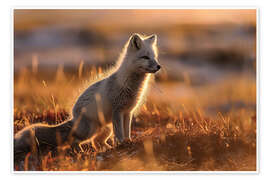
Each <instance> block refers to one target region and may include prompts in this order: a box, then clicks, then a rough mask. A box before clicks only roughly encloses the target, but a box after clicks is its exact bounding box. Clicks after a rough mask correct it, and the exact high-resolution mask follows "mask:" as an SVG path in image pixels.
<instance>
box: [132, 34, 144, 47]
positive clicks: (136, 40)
mask: <svg viewBox="0 0 270 180" xmlns="http://www.w3.org/2000/svg"><path fill="white" fill-rule="evenodd" d="M142 43H143V42H142V39H141V37H140V36H139V35H138V34H133V35H132V36H131V39H130V45H131V46H132V47H133V48H134V49H137V50H139V49H141V48H142Z"/></svg>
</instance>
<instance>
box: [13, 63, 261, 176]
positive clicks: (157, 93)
mask: <svg viewBox="0 0 270 180" xmlns="http://www.w3.org/2000/svg"><path fill="white" fill-rule="evenodd" d="M35 66H36V65H35V63H33V68H32V69H31V68H29V69H26V68H25V69H22V70H21V71H20V72H19V73H18V74H15V80H14V133H16V132H18V131H19V130H20V129H22V128H23V127H25V126H27V125H28V124H33V123H37V122H41V123H45V124H58V123H60V122H62V121H64V120H66V119H68V118H69V116H70V110H71V107H72V104H73V103H74V101H75V100H76V96H77V95H79V94H80V92H81V91H82V90H83V88H84V87H85V86H86V85H87V84H88V83H89V77H91V78H93V77H95V76H98V74H99V73H102V71H103V70H102V69H101V68H96V67H92V68H91V69H90V70H88V71H86V68H84V67H83V66H84V65H83V63H81V64H79V65H78V70H77V73H67V72H64V70H63V68H62V67H61V66H59V68H58V70H57V72H56V73H50V74H51V76H52V77H51V78H48V79H44V76H42V72H39V71H38V70H37V68H38V67H35ZM47 73H48V72H47ZM45 74H46V73H45ZM52 74H53V75H52ZM178 85H179V84H178ZM174 86H175V84H172V83H169V81H167V82H157V83H156V84H155V85H154V86H153V90H152V91H151V94H150V95H149V97H148V101H147V103H145V105H144V106H142V107H141V112H140V114H138V116H137V117H136V118H135V119H134V120H133V124H132V139H133V141H132V142H131V143H124V144H122V145H120V146H117V147H114V148H113V149H110V150H108V151H106V152H95V150H94V149H93V148H92V146H91V143H86V144H84V145H83V149H84V150H85V152H83V153H74V152H71V150H70V149H69V148H59V149H57V151H55V152H49V153H48V154H47V155H45V156H43V157H41V160H40V163H39V164H36V162H35V161H34V160H33V159H32V158H31V154H29V155H28V156H27V157H26V159H25V162H24V164H25V166H24V168H25V170H41V171H96V170H108V171H112V170H134V171H138V170H173V171H185V170H192V171H193V170H224V171H227V170H232V171H234V170H243V171H246V170H248V171H254V170H256V83H255V80H254V78H250V77H249V76H247V75H246V74H243V75H242V76H232V77H229V78H228V79H227V80H224V81H222V82H221V83H218V84H212V85H204V86H200V87H196V86H191V85H190V84H189V83H188V82H184V83H182V84H181V86H180V87H181V88H185V90H186V91H182V90H183V89H176V92H177V93H178V92H179V93H178V94H177V93H173V91H170V90H172V89H174ZM156 89H158V90H156ZM182 92H188V93H182ZM109 143H110V142H109ZM16 168H18V166H16ZM16 168H15V169H16Z"/></svg>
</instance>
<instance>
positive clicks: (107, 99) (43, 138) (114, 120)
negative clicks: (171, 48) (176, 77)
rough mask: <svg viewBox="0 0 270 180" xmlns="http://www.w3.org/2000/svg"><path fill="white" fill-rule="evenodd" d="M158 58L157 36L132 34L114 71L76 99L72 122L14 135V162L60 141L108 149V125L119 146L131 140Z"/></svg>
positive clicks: (37, 126)
mask: <svg viewBox="0 0 270 180" xmlns="http://www.w3.org/2000/svg"><path fill="white" fill-rule="evenodd" d="M157 57H158V52H157V36H156V35H151V36H143V35H139V34H133V35H132V36H131V37H130V38H129V40H128V42H127V43H126V45H125V47H124V49H123V53H122V54H121V56H120V58H119V60H118V66H117V67H116V69H115V71H114V72H112V73H111V74H110V75H109V76H108V77H107V78H104V79H102V80H100V81H97V82H96V83H94V84H92V85H90V86H89V87H88V88H87V89H86V90H85V91H84V92H83V93H82V94H81V95H80V96H79V98H78V99H77V101H76V103H75V105H74V107H73V111H72V114H73V118H72V119H71V120H68V121H66V122H64V123H62V124H59V125H56V126H48V125H41V124H34V125H31V126H29V127H26V128H25V129H23V130H22V131H20V132H18V133H17V134H16V135H15V139H14V155H15V156H14V157H15V161H16V157H19V156H20V155H25V154H26V153H28V152H30V151H33V148H35V149H38V150H41V151H42V150H43V149H46V148H48V146H50V147H56V146H58V145H59V142H61V143H63V144H70V145H71V146H72V147H74V148H77V147H80V146H79V144H80V143H81V142H82V141H85V140H87V139H90V138H91V139H93V145H94V147H96V148H98V147H97V146H99V147H101V146H102V145H105V146H109V145H108V144H107V143H106V141H107V139H108V138H109V137H110V135H112V131H111V129H110V128H109V127H108V125H110V124H112V125H113V132H114V135H115V138H116V140H117V141H118V142H119V143H121V142H123V141H125V140H130V138H131V137H130V134H131V130H130V129H131V120H132V116H133V114H134V111H135V110H136V108H137V107H138V105H139V104H140V101H141V99H142V96H143V94H144V93H145V89H146V88H147V84H148V81H149V79H150V76H151V74H153V73H155V72H157V71H158V70H159V69H160V68H161V66H160V65H159V63H158V60H157ZM97 140H98V141H99V142H98V143H97ZM100 142H101V143H100ZM79 149H80V148H79Z"/></svg>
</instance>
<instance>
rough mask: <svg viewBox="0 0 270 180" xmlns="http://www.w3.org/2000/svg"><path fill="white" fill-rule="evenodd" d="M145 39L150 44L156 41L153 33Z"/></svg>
mask: <svg viewBox="0 0 270 180" xmlns="http://www.w3.org/2000/svg"><path fill="white" fill-rule="evenodd" d="M146 41H148V42H149V43H150V44H156V43H157V35H155V34H153V35H151V36H149V37H148V38H147V39H146Z"/></svg>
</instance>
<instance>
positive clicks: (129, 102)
mask: <svg viewBox="0 0 270 180" xmlns="http://www.w3.org/2000/svg"><path fill="white" fill-rule="evenodd" d="M137 97H138V92H136V91H133V90H131V89H129V88H125V89H121V90H120V91H118V93H117V95H116V96H115V97H114V98H113V101H112V107H113V109H121V110H128V111H130V110H132V109H133V108H134V106H135V105H136V104H137Z"/></svg>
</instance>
